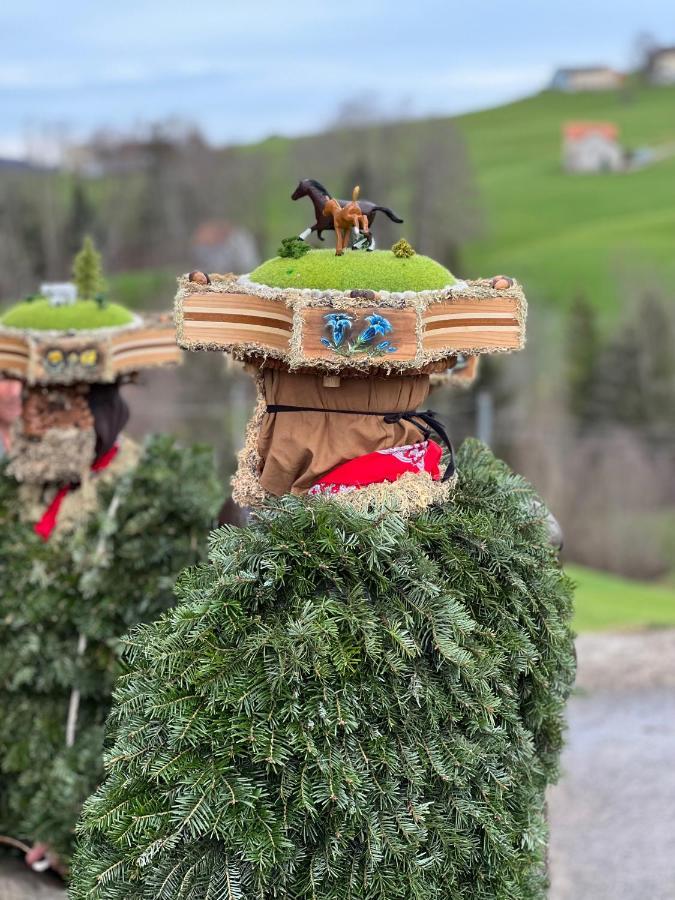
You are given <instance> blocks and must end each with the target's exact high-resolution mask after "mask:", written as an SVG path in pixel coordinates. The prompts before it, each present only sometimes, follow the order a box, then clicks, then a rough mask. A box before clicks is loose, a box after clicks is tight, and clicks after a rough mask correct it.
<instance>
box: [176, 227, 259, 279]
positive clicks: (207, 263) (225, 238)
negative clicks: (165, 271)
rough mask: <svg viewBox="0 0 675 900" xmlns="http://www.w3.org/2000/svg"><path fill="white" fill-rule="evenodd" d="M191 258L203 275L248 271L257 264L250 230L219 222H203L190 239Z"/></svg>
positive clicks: (255, 247) (253, 239) (256, 250)
mask: <svg viewBox="0 0 675 900" xmlns="http://www.w3.org/2000/svg"><path fill="white" fill-rule="evenodd" d="M192 259H193V260H194V265H195V268H197V269H200V270H201V271H202V272H221V273H224V272H238V273H244V272H250V271H251V270H252V269H255V267H256V266H257V265H258V263H259V262H260V256H259V253H258V248H257V246H256V242H255V238H254V237H253V235H252V234H251V232H250V231H247V230H246V229H245V228H239V227H237V226H235V225H232V224H231V223H230V222H226V221H224V220H222V219H210V220H208V221H206V222H202V224H201V225H199V227H198V228H197V229H196V231H195V233H194V235H193V236H192Z"/></svg>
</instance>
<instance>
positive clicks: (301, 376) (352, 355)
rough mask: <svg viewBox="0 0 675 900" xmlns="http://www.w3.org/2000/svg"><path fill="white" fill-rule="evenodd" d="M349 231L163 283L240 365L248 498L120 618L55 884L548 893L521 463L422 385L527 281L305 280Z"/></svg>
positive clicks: (561, 635) (432, 268)
mask: <svg viewBox="0 0 675 900" xmlns="http://www.w3.org/2000/svg"><path fill="white" fill-rule="evenodd" d="M317 253H318V255H315V254H317ZM349 253H351V251H349ZM349 253H347V254H346V255H344V256H342V257H336V256H334V255H333V254H332V253H326V252H321V251H311V252H310V253H308V254H306V255H305V256H304V257H303V258H302V259H299V260H296V261H295V263H296V265H297V266H298V268H297V270H296V274H297V273H300V277H298V278H296V280H295V283H294V286H293V287H292V288H290V289H287V288H284V287H281V288H280V287H277V286H276V285H275V283H274V281H275V276H274V273H275V272H278V273H279V277H280V278H282V277H285V275H286V273H285V272H282V271H281V269H280V268H277V267H276V262H277V261H271V262H272V263H275V265H273V266H271V267H270V265H269V264H264V265H263V266H262V267H261V268H260V269H259V270H256V271H255V272H253V273H251V275H250V276H249V277H248V278H246V279H239V280H238V279H236V278H235V277H234V276H232V277H226V278H219V277H216V276H212V277H211V283H210V284H209V285H208V288H204V287H203V286H202V285H200V284H198V283H194V282H192V281H189V280H188V279H184V280H183V282H182V285H181V289H180V291H179V295H178V301H177V303H178V306H177V311H178V321H179V340H180V342H181V344H182V345H183V346H186V347H192V348H194V349H197V348H199V349H213V350H221V351H222V350H226V351H228V352H231V353H232V354H233V355H234V356H235V357H236V358H239V359H243V360H245V361H246V362H247V364H248V366H249V370H250V371H251V372H252V373H254V375H255V378H256V384H257V388H258V404H257V406H256V411H255V413H254V416H253V418H252V420H251V422H250V424H249V428H248V432H247V440H246V444H245V447H244V449H243V451H242V453H241V455H240V460H239V470H238V473H237V475H236V476H235V480H234V496H235V498H237V499H238V501H239V502H240V503H242V504H247V505H249V506H251V507H253V508H255V509H256V512H255V513H254V515H253V520H252V522H251V524H250V525H248V526H247V527H245V528H242V529H239V530H237V529H223V530H221V531H218V532H216V533H215V534H214V535H213V536H212V539H211V543H210V557H209V562H208V564H205V565H202V566H199V567H197V568H195V569H191V570H188V571H186V572H185V573H184V575H183V577H182V578H181V579H180V583H179V595H180V598H181V602H180V603H179V605H178V606H177V607H175V608H174V609H173V610H171V611H169V612H168V613H167V614H166V615H164V616H163V617H162V618H161V619H160V620H159V621H158V622H156V623H154V624H151V625H146V626H143V627H141V628H138V629H136V631H135V632H134V634H133V637H132V639H131V641H130V643H129V645H128V653H127V665H128V667H129V668H128V673H127V674H126V675H125V677H124V679H122V680H121V681H120V683H119V685H118V688H117V693H116V704H115V707H114V711H113V714H112V719H111V741H112V743H111V746H110V750H109V752H108V755H107V777H106V779H105V781H104V782H103V784H102V785H101V787H100V788H99V790H98V791H97V792H96V793H95V794H94V795H93V796H92V798H91V799H90V800H89V801H88V802H87V804H86V807H85V813H84V817H83V820H82V823H81V825H80V835H81V844H80V848H79V851H78V854H77V858H76V865H75V873H74V880H73V887H72V889H71V897H73V898H75V900H84V898H87V900H94V898H106V900H122V898H124V900H158V898H159V900H178V898H183V897H190V898H194V900H207V898H214V897H227V898H237V900H273V898H279V900H280V898H289V900H290V898H295V900H412V898H416V900H441V898H443V900H445V898H449V897H452V898H463V900H464V898H466V900H468V898H471V900H479V898H480V900H488V898H490V900H494V898H507V897H508V898H524V900H531V898H543V897H544V896H545V884H546V876H545V861H544V854H545V846H546V826H545V816H544V790H545V787H546V785H547V783H549V782H550V781H551V780H553V779H554V778H555V777H556V774H557V761H558V754H559V751H560V746H561V733H562V727H563V722H562V711H563V705H564V701H565V698H566V696H567V694H568V692H569V690H570V686H571V683H572V680H573V673H574V664H573V654H572V635H571V631H570V626H569V622H570V616H571V596H570V586H569V583H568V581H567V579H566V578H565V576H564V574H563V573H562V571H561V569H560V566H559V564H558V560H557V558H556V555H555V552H554V550H553V548H552V547H551V546H550V545H549V542H548V537H547V532H546V529H545V527H544V519H545V515H546V511H545V509H544V507H543V505H542V504H541V503H540V501H538V500H537V499H536V497H535V495H534V493H533V491H532V489H531V488H530V487H529V486H528V485H527V484H525V482H524V481H523V480H522V479H521V478H519V477H518V476H516V475H514V474H513V473H512V472H511V471H509V469H508V468H507V467H506V466H505V465H504V464H503V463H501V462H499V461H497V460H496V459H495V458H494V457H493V456H492V454H491V453H490V452H489V451H488V450H487V449H486V448H485V447H483V446H482V445H480V444H478V443H477V442H475V441H469V442H467V443H466V444H465V445H464V446H463V447H462V448H461V449H460V451H459V453H458V454H457V457H456V459H455V457H454V454H453V453H452V450H451V448H450V447H449V446H448V445H449V441H448V440H447V435H446V434H445V432H444V429H443V427H442V425H441V423H439V422H438V421H437V419H436V418H435V416H434V415H433V414H432V413H430V412H429V411H425V410H423V409H421V408H420V407H421V404H423V402H424V400H425V398H426V395H427V392H428V389H429V374H430V373H432V372H442V371H446V370H447V369H448V368H451V367H452V365H453V364H454V363H453V361H454V360H455V359H456V358H457V354H458V353H460V352H461V353H464V354H469V355H475V354H477V353H485V352H496V351H499V350H512V349H518V348H519V347H520V346H521V345H522V342H523V328H524V298H523V295H522V291H521V290H520V288H519V286H518V285H516V284H514V283H513V282H509V284H508V285H507V287H506V288H505V289H501V290H498V289H496V288H493V287H492V286H491V285H490V283H489V282H483V281H481V282H471V283H468V284H467V283H465V284H462V285H458V286H455V285H454V284H453V279H452V276H451V275H450V273H448V272H447V271H445V270H442V267H438V268H436V265H437V264H434V263H432V261H431V260H425V258H424V257H421V256H420V255H416V256H415V257H413V258H412V261H414V263H415V266H414V268H411V266H410V262H411V259H398V258H397V257H395V256H394V255H393V254H392V253H390V252H386V253H383V254H379V253H378V252H377V251H374V252H373V253H371V254H369V255H368V256H365V255H363V254H362V255H361V256H362V257H363V258H364V259H367V260H372V262H368V263H367V265H369V266H371V269H370V272H371V281H370V284H369V285H368V286H367V287H365V286H364V285H363V284H359V285H358V286H355V287H354V289H351V290H350V289H348V290H342V291H340V290H330V289H327V290H324V289H322V288H321V287H317V282H319V281H320V282H321V284H322V285H323V284H325V280H326V279H328V280H330V278H331V273H333V275H334V277H335V279H336V280H337V279H339V278H340V277H342V275H343V274H344V271H345V270H344V269H342V268H341V267H342V266H344V265H345V264H346V265H349V263H348V260H349ZM284 263H285V264H286V266H288V261H286V260H285V261H284ZM411 272H412V273H413V274H412V275H411ZM420 272H423V273H426V274H425V277H426V278H428V279H433V278H436V277H438V279H439V284H438V285H437V286H436V287H433V286H432V287H430V288H429V289H427V290H425V291H424V292H416V291H415V282H414V281H412V280H411V279H412V278H416V277H417V274H418V273H420ZM384 283H386V284H387V286H388V288H387V289H386V290H385V289H383V288H382V285H383V284H384ZM392 284H395V285H396V288H393V289H392V288H391V287H390V286H391V285H392ZM243 308H246V309H247V319H248V321H247V323H242V313H241V310H242V309H243ZM495 321H496V322H497V324H496V325H495V324H494V323H495ZM214 323H215V324H214ZM441 445H443V447H445V450H446V455H445V458H444V459H443V460H441V453H442V446H441Z"/></svg>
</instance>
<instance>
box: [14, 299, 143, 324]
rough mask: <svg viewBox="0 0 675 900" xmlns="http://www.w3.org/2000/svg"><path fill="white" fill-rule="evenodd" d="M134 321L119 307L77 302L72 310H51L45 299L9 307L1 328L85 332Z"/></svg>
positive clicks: (55, 307) (116, 304)
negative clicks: (3, 326)
mask: <svg viewBox="0 0 675 900" xmlns="http://www.w3.org/2000/svg"><path fill="white" fill-rule="evenodd" d="M133 318H134V317H133V313H131V312H129V310H128V309H125V308H124V307H123V306H120V304H119V303H107V304H105V306H99V304H98V303H97V302H96V301H95V300H78V301H77V303H73V304H72V305H70V306H52V305H50V303H49V300H48V299H47V298H46V297H42V298H38V299H37V300H30V301H28V300H24V301H22V302H21V303H16V304H15V305H14V306H10V308H9V309H8V310H7V312H6V313H5V314H4V315H3V316H2V318H0V324H1V325H5V326H7V327H8V328H32V329H34V330H35V331H52V330H54V331H66V330H68V329H74V330H76V331H83V330H85V329H90V328H112V327H115V326H119V325H128V324H129V323H130V322H133Z"/></svg>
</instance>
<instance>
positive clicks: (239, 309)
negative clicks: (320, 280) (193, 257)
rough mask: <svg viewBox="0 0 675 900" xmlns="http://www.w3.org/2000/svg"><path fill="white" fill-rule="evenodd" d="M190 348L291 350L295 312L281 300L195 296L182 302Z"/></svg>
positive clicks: (240, 296) (216, 295) (210, 294)
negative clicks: (253, 346)
mask: <svg viewBox="0 0 675 900" xmlns="http://www.w3.org/2000/svg"><path fill="white" fill-rule="evenodd" d="M182 307H183V310H182V311H183V327H182V332H183V338H184V340H185V341H187V343H188V344H192V343H200V344H219V345H222V346H230V345H232V344H247V343H248V344H258V345H262V346H269V347H271V348H273V349H275V350H278V351H281V352H283V353H288V352H289V350H290V342H291V331H292V329H293V312H292V310H290V309H288V308H287V307H286V305H285V304H284V303H283V302H281V301H278V300H264V299H262V298H260V297H252V296H249V295H247V294H216V293H212V292H205V293H199V294H191V295H190V296H188V297H185V298H184V299H183V301H182Z"/></svg>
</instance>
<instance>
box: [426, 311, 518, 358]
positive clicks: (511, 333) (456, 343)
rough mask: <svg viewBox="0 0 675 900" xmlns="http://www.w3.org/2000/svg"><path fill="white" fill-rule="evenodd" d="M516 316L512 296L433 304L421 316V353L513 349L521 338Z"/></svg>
mask: <svg viewBox="0 0 675 900" xmlns="http://www.w3.org/2000/svg"><path fill="white" fill-rule="evenodd" d="M518 314H519V303H518V300H517V298H514V297H496V298H491V299H478V298H476V299H475V300H466V299H462V300H460V301H447V302H443V303H434V304H432V305H431V306H430V307H429V309H428V310H427V311H426V312H425V314H424V316H423V321H424V326H425V328H424V337H423V346H424V350H425V351H426V352H429V353H432V352H438V351H439V350H445V349H447V350H448V351H450V352H452V351H460V352H470V351H472V350H481V349H485V348H491V347H495V348H500V349H502V348H504V349H514V350H516V349H518V348H519V347H520V346H522V342H523V337H524V335H523V326H522V325H521V324H520V321H519V319H518Z"/></svg>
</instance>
